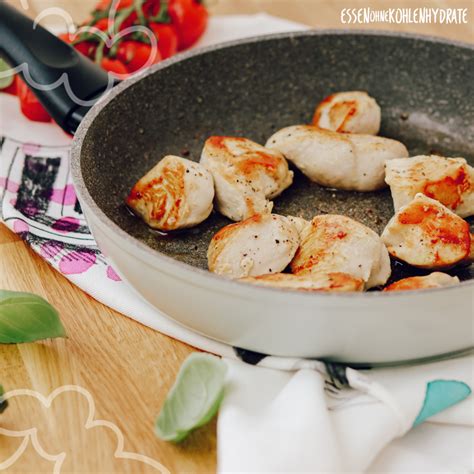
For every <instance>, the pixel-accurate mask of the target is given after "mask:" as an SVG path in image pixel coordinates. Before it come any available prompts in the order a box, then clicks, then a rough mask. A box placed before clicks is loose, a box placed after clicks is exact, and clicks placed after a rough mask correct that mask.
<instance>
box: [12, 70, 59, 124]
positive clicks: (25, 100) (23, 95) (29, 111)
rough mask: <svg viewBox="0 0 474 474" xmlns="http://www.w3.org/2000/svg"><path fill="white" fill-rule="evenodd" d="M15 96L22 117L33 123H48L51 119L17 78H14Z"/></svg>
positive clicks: (23, 83)
mask: <svg viewBox="0 0 474 474" xmlns="http://www.w3.org/2000/svg"><path fill="white" fill-rule="evenodd" d="M16 88H17V94H18V97H19V98H20V108H21V111H22V112H23V115H25V116H26V117H28V118H29V119H30V120H33V121H35V122H50V121H51V117H50V116H49V114H48V112H46V110H45V108H44V107H43V106H42V105H41V103H40V101H39V100H38V99H37V98H36V96H35V95H34V94H33V92H31V90H30V89H29V88H28V86H27V85H26V84H25V82H23V81H22V80H21V79H20V77H19V76H16Z"/></svg>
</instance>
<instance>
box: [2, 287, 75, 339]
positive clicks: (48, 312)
mask: <svg viewBox="0 0 474 474" xmlns="http://www.w3.org/2000/svg"><path fill="white" fill-rule="evenodd" d="M53 337H66V331H65V330H64V327H63V325H62V324H61V320H60V319H59V315H58V312H57V311H56V310H55V309H54V308H53V307H52V306H51V305H50V304H49V303H48V302H47V301H46V300H44V299H43V298H41V297H40V296H37V295H33V294H31V293H20V292H16V291H6V290H0V343H1V344H16V343H22V342H33V341H38V340H41V339H47V338H53Z"/></svg>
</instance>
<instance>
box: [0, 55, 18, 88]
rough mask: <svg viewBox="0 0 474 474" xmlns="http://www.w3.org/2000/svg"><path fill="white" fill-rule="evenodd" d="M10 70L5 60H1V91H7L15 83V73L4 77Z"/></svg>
mask: <svg viewBox="0 0 474 474" xmlns="http://www.w3.org/2000/svg"><path fill="white" fill-rule="evenodd" d="M10 69H11V67H10V65H9V64H7V62H6V61H5V60H3V59H2V58H0V89H6V88H7V87H10V86H11V85H12V84H13V81H14V79H15V75H14V74H13V73H12V74H7V75H6V76H4V75H3V74H5V73H6V72H8V71H9V70H10Z"/></svg>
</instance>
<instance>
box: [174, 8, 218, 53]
mask: <svg viewBox="0 0 474 474" xmlns="http://www.w3.org/2000/svg"><path fill="white" fill-rule="evenodd" d="M168 13H169V15H170V17H171V21H172V23H173V25H174V27H175V28H176V31H177V33H178V39H179V43H178V47H179V49H180V50H183V49H186V48H189V47H190V46H192V45H193V44H194V43H195V42H196V41H197V40H198V39H199V38H200V37H201V36H202V34H203V33H204V31H205V29H206V26H207V20H208V18H209V13H208V12H207V10H206V8H205V7H204V5H203V3H202V1H201V0H170V1H169V6H168Z"/></svg>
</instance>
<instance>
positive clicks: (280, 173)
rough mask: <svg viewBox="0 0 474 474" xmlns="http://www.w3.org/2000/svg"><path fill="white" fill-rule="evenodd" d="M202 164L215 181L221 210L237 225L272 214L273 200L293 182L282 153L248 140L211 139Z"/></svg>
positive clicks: (217, 204) (205, 147)
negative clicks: (252, 217) (262, 215)
mask: <svg viewBox="0 0 474 474" xmlns="http://www.w3.org/2000/svg"><path fill="white" fill-rule="evenodd" d="M201 164H203V165H204V166H206V168H207V169H208V170H209V171H210V172H211V173H212V176H213V177H214V183H215V188H216V206H217V209H218V210H219V212H220V213H221V214H223V215H224V216H226V217H228V218H229V219H232V220H233V221H241V220H243V219H247V218H248V217H250V216H252V215H254V214H262V213H270V212H271V210H272V208H273V203H272V202H271V201H269V200H270V199H273V198H274V197H276V196H278V195H279V194H280V193H282V192H283V191H284V190H285V189H286V188H287V187H288V186H290V185H291V183H292V182H293V172H292V171H289V169H288V163H287V161H286V160H285V158H284V157H283V155H282V154H281V153H280V152H278V151H276V150H269V149H268V148H265V147H263V146H261V145H259V144H258V143H255V142H253V141H251V140H248V139H246V138H240V137H211V138H209V139H208V140H207V141H206V143H205V145H204V149H203V151H202V155H201Z"/></svg>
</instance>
